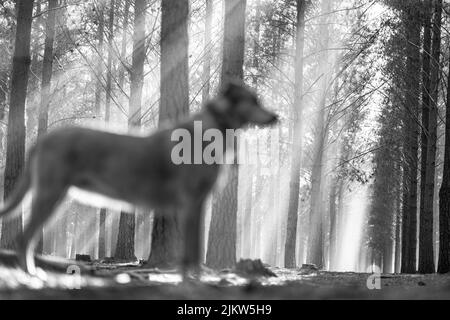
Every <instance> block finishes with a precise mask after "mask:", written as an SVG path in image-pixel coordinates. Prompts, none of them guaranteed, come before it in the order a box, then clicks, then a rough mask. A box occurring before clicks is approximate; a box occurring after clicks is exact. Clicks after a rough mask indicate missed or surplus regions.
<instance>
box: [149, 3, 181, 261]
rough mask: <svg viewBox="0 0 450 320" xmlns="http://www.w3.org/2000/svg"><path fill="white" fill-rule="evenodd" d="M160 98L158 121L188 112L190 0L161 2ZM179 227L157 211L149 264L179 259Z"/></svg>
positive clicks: (171, 215)
mask: <svg viewBox="0 0 450 320" xmlns="http://www.w3.org/2000/svg"><path fill="white" fill-rule="evenodd" d="M161 11H162V15H161V101H160V107H159V124H160V125H162V124H164V123H166V122H169V123H170V122H172V123H173V122H176V121H179V120H180V119H182V118H184V117H186V116H187V115H188V113H189V51H188V50H189V38H188V20H189V1H188V0H162V2H161ZM180 238H181V235H180V226H179V222H178V218H177V216H176V213H175V212H172V211H169V209H166V210H155V217H154V220H153V232H152V243H151V251H150V257H149V259H148V264H149V265H150V266H169V265H174V264H176V263H177V262H178V259H179V249H180V248H179V246H180Z"/></svg>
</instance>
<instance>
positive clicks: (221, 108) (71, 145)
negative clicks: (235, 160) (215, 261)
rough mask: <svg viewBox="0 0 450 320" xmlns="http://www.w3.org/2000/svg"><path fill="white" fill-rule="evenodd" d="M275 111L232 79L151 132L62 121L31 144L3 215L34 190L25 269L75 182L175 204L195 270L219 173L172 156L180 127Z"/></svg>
mask: <svg viewBox="0 0 450 320" xmlns="http://www.w3.org/2000/svg"><path fill="white" fill-rule="evenodd" d="M276 120H277V117H276V115H275V114H273V113H272V112H269V111H268V110H266V109H264V108H263V107H262V106H261V104H260V103H259V101H258V99H257V96H256V94H255V93H254V92H253V91H251V90H250V89H248V88H246V87H245V86H243V85H241V84H236V83H230V84H228V85H226V86H225V87H224V88H223V90H222V91H221V92H220V93H219V94H218V95H217V97H215V98H214V99H212V100H211V101H209V102H208V103H207V104H206V105H205V106H204V108H203V110H202V111H201V112H200V113H198V114H195V115H193V116H192V117H191V118H190V119H188V120H186V121H185V122H182V123H180V124H178V125H175V126H172V127H170V128H166V129H163V130H160V131H158V132H156V133H154V134H152V135H150V136H147V137H135V136H129V135H118V134H113V133H108V132H101V131H96V130H91V129H86V128H76V127H73V128H64V129H58V130H54V131H53V132H51V133H49V134H47V135H45V136H43V137H42V138H41V139H39V141H38V142H37V143H36V145H35V146H34V148H32V150H30V154H29V159H28V163H27V166H26V168H25V170H24V174H23V177H22V179H21V180H20V181H19V183H18V185H17V187H16V189H15V191H14V192H13V194H12V196H11V197H10V198H9V199H7V201H6V204H5V206H4V208H3V209H2V210H1V211H0V217H1V216H6V215H7V214H8V213H11V212H12V210H13V209H14V208H15V207H17V206H18V205H19V204H20V203H21V201H22V199H23V198H24V196H25V195H26V193H27V192H28V191H32V194H33V201H32V207H31V215H30V219H29V222H28V224H27V225H26V226H25V229H24V233H23V235H22V236H21V237H20V239H19V242H18V243H19V245H18V256H19V263H20V266H21V268H23V269H24V270H25V271H26V272H28V273H30V274H36V268H35V262H34V250H35V247H36V244H37V241H38V239H37V235H38V230H40V229H41V228H42V227H43V225H44V224H45V223H46V222H47V221H48V220H49V218H50V217H51V216H52V213H54V211H55V209H56V207H57V206H58V204H59V203H60V202H61V200H62V199H63V198H64V197H65V195H66V193H67V191H68V189H69V188H70V187H76V188H79V189H82V190H85V191H88V192H92V193H96V194H100V195H103V196H106V197H109V198H112V199H117V200H121V201H124V202H128V203H130V204H133V205H139V206H143V207H146V208H165V207H175V208H177V209H178V210H177V212H180V219H181V220H180V221H182V225H183V229H184V230H186V231H184V235H183V236H184V241H182V243H183V245H184V248H183V250H182V252H183V257H182V262H181V265H182V270H183V274H184V275H186V274H187V273H188V272H191V271H197V268H198V264H199V259H200V219H201V216H202V208H203V204H204V202H205V199H206V197H207V195H208V194H209V192H210V191H211V189H212V188H213V186H214V183H215V181H216V179H217V176H218V172H219V167H220V164H211V165H207V164H192V165H189V164H180V165H176V164H174V163H173V162H172V161H171V152H172V148H173V147H174V145H175V142H174V141H172V139H171V133H172V132H173V130H175V129H186V130H188V131H189V132H191V133H192V132H193V130H194V121H201V122H202V126H203V130H207V129H218V130H220V131H221V132H225V131H226V130H227V129H238V128H242V127H244V126H246V125H248V124H255V125H268V124H272V123H275V122H276Z"/></svg>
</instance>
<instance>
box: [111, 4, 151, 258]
mask: <svg viewBox="0 0 450 320" xmlns="http://www.w3.org/2000/svg"><path fill="white" fill-rule="evenodd" d="M146 5H147V1H146V0H135V2H134V32H133V57H132V65H131V75H130V81H131V84H130V108H129V111H128V127H129V128H133V127H134V128H136V127H140V125H141V118H142V117H141V100H142V86H143V84H144V62H145V10H146ZM134 235H135V214H134V213H126V212H121V213H120V220H119V235H118V237H117V246H116V253H115V257H116V258H118V259H125V260H130V259H135V255H134Z"/></svg>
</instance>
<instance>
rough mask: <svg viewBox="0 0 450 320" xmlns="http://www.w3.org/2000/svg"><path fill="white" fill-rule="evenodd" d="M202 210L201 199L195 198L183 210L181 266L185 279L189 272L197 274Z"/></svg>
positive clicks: (195, 275)
mask: <svg viewBox="0 0 450 320" xmlns="http://www.w3.org/2000/svg"><path fill="white" fill-rule="evenodd" d="M202 210H203V200H199V199H197V200H196V201H195V202H194V203H192V204H190V205H189V206H188V207H187V208H186V210H185V212H184V214H185V215H184V216H183V222H184V230H183V232H184V248H183V249H184V252H183V261H182V266H181V267H182V275H183V279H186V278H187V277H188V276H189V273H190V272H192V273H193V276H194V277H197V276H199V271H200V270H199V269H200V265H199V264H200V258H201V257H200V252H201V250H200V246H201V243H200V241H201V238H202V237H201V235H200V232H201V227H200V226H201V219H202Z"/></svg>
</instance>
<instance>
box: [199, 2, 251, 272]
mask: <svg viewBox="0 0 450 320" xmlns="http://www.w3.org/2000/svg"><path fill="white" fill-rule="evenodd" d="M246 5H247V1H246V0H226V1H225V6H224V9H225V24H224V40H223V60H222V74H221V80H220V82H221V85H222V86H223V85H225V84H227V83H228V82H230V81H233V80H234V81H236V80H241V81H242V79H243V75H244V71H243V65H244V49H245V10H246ZM235 146H236V144H235ZM229 169H230V170H229V173H228V180H227V183H226V185H225V187H224V189H223V190H221V192H220V193H219V192H215V193H214V195H213V205H212V214H211V225H210V228H209V237H208V251H207V253H206V264H207V265H208V266H210V267H213V268H225V267H230V266H233V265H234V264H235V263H236V235H237V230H236V228H237V190H238V177H239V170H238V166H237V164H232V165H230V168H229Z"/></svg>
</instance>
